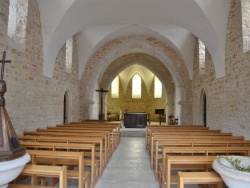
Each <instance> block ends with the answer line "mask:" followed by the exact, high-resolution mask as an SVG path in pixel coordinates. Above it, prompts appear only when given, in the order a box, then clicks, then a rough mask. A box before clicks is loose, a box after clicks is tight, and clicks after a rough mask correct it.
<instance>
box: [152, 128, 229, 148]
mask: <svg viewBox="0 0 250 188" xmlns="http://www.w3.org/2000/svg"><path fill="white" fill-rule="evenodd" d="M171 135H173V136H176V135H177V136H178V135H183V136H185V135H186V136H191V135H198V136H214V135H218V136H232V133H221V132H215V131H212V130H205V131H204V130H195V131H193V130H173V131H161V132H152V133H151V134H150V136H149V137H148V140H147V142H148V144H147V145H148V147H147V148H150V147H151V143H152V141H151V139H152V137H159V138H160V137H161V138H164V137H165V138H166V137H167V136H171Z"/></svg>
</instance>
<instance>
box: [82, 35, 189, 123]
mask: <svg viewBox="0 0 250 188" xmlns="http://www.w3.org/2000/svg"><path fill="white" fill-rule="evenodd" d="M134 48H139V49H141V50H143V51H145V53H146V54H148V55H151V56H153V57H155V58H156V59H158V60H159V61H160V62H161V64H162V65H163V66H164V68H167V69H168V70H169V73H170V75H171V76H172V78H173V82H174V83H175V96H174V99H175V102H174V103H175V108H174V110H175V112H174V114H175V115H176V116H179V117H181V116H182V112H181V108H182V107H183V106H184V107H185V105H187V103H184V102H183V101H186V100H187V92H190V88H191V87H190V79H189V75H188V71H187V69H186V67H185V65H184V62H183V60H182V59H181V58H180V56H179V55H178V54H177V53H176V52H175V51H174V50H173V49H171V48H170V47H169V46H168V45H167V44H165V43H162V42H161V41H158V40H157V39H155V38H152V37H145V36H129V37H121V38H118V39H115V40H113V41H110V42H108V43H107V44H106V45H104V46H103V47H101V48H100V49H98V50H97V52H96V53H95V54H94V55H93V56H92V57H91V58H90V60H89V61H88V63H87V65H86V68H85V71H84V73H83V76H82V79H81V81H82V84H83V85H84V88H88V91H86V92H85V93H84V92H83V95H84V96H83V99H84V101H86V102H87V101H92V100H93V98H92V96H93V93H94V88H95V85H96V84H97V83H100V81H101V78H102V75H103V74H104V72H105V70H106V69H107V67H108V66H109V65H110V64H111V63H112V62H113V61H115V60H116V59H117V58H119V57H120V56H122V54H123V53H124V52H126V51H128V50H130V49H134ZM160 79H161V78H160ZM102 87H103V86H102ZM104 89H107V88H105V87H104ZM83 105H84V104H83ZM184 119H186V118H185V117H182V118H181V119H180V122H181V120H184ZM184 122H185V121H184ZM185 123H188V122H185Z"/></svg>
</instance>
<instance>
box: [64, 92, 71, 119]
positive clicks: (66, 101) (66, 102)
mask: <svg viewBox="0 0 250 188" xmlns="http://www.w3.org/2000/svg"><path fill="white" fill-rule="evenodd" d="M69 111H70V97H69V91H68V90H66V91H65V93H64V97H63V123H69V122H70V118H69Z"/></svg>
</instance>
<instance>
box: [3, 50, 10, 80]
mask: <svg viewBox="0 0 250 188" xmlns="http://www.w3.org/2000/svg"><path fill="white" fill-rule="evenodd" d="M5 58H6V51H4V52H3V58H2V60H0V63H2V68H1V80H2V79H3V76H4V66H5V63H11V61H10V60H5Z"/></svg>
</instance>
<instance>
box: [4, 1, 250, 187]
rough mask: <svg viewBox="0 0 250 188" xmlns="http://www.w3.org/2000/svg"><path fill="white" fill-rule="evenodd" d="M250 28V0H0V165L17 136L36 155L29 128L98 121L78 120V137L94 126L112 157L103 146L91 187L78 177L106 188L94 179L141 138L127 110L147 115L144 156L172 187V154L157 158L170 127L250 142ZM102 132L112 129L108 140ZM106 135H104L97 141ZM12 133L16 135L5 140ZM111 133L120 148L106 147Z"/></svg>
mask: <svg viewBox="0 0 250 188" xmlns="http://www.w3.org/2000/svg"><path fill="white" fill-rule="evenodd" d="M249 28H250V1H249V0H213V1H207V0H164V1H163V0H161V1H160V0H154V1H153V0H143V1H142V0H136V1H120V0H118V1H113V0H95V1H94V0H92V1H88V0H70V1H69V0H52V1H49V0H1V2H0V66H1V67H2V68H1V80H3V79H4V80H5V82H6V85H7V89H6V88H5V82H4V83H3V82H0V117H1V121H0V122H1V123H0V164H1V151H5V152H4V153H6V147H5V146H6V145H8V144H7V143H5V141H6V142H11V144H12V148H11V147H10V150H11V151H12V150H15V149H17V148H15V147H18V145H19V141H20V144H21V145H24V147H25V148H26V150H30V148H32V147H35V146H31V145H28V144H29V143H27V142H28V141H31V140H32V139H33V138H32V139H31V136H32V135H30V138H29V139H31V140H28V139H26V138H23V137H24V136H25V135H24V133H26V132H27V133H28V132H40V131H41V132H42V131H44V130H45V129H49V128H51V127H52V128H53V127H54V128H55V127H56V126H57V125H63V124H64V125H69V124H70V123H72V122H75V124H77V123H78V124H80V123H79V122H82V123H83V122H89V124H88V125H87V123H83V125H84V126H86V127H84V128H83V125H82V124H81V126H82V127H81V128H82V129H84V130H87V131H86V132H87V133H85V132H81V131H79V132H81V133H82V134H86V135H87V134H90V136H91V137H93V138H91V139H93V140H94V136H93V135H91V134H94V132H95V134H96V135H95V136H96V137H95V139H96V140H95V142H96V143H97V142H98V143H99V146H98V148H99V147H101V146H102V147H104V146H105V147H107V148H105V149H104V148H103V149H100V151H106V149H107V151H109V152H108V153H107V154H103V155H104V156H105V157H104V158H103V159H102V157H101V156H102V153H101V152H100V153H98V154H97V156H98V160H100V163H99V168H100V169H99V171H98V172H95V171H94V170H93V168H94V167H93V166H94V163H93V164H91V165H90V168H91V170H90V177H89V179H90V180H89V182H88V183H86V184H84V183H83V182H80V181H79V184H82V185H81V186H82V187H95V186H96V187H100V188H105V186H104V184H105V185H106V183H107V182H104V184H102V185H100V183H99V182H100V181H99V182H98V178H95V177H97V176H98V175H96V174H99V175H100V174H102V173H103V172H104V173H105V168H106V167H107V168H108V164H109V163H108V159H109V158H110V159H111V158H112V157H113V156H112V155H115V152H116V151H115V149H116V148H118V145H119V144H120V142H122V141H125V142H126V143H127V144H128V145H129V144H131V140H133V139H135V140H136V141H135V142H138V143H141V144H142V143H143V141H142V140H141V139H140V138H134V137H133V136H128V137H121V135H122V134H121V132H120V131H121V130H124V129H126V128H128V127H129V126H130V125H129V126H128V125H127V126H128V127H126V124H130V123H131V122H130V121H129V123H128V121H127V120H126V118H128V115H129V114H140V117H142V115H143V118H145V119H144V120H143V121H144V123H145V125H143V129H141V130H143V131H144V132H143V134H145V137H146V142H147V143H146V148H147V150H148V152H147V151H146V150H145V148H143V149H144V150H145V153H147V154H148V153H149V156H148V158H147V159H145V160H148V161H150V160H152V161H153V162H152V161H151V163H150V165H151V168H152V169H151V168H150V165H149V164H148V165H149V170H150V169H151V170H152V174H153V175H152V176H154V175H155V176H156V178H153V180H152V181H153V182H154V181H155V185H151V184H150V183H149V182H148V186H149V185H150V186H149V187H152V188H153V187H168V188H170V187H169V184H168V180H167V178H168V177H167V175H166V176H164V173H166V172H164V170H163V171H161V173H159V171H160V169H158V162H160V161H161V162H162V163H163V164H162V165H163V166H164V162H163V161H164V160H163V159H159V161H158V159H154V152H155V151H152V150H154V147H155V145H154V144H155V142H154V141H153V140H152V143H151V139H152V138H151V136H152V135H153V133H155V134H168V133H166V132H165V129H167V127H169V128H168V132H171V131H172V130H171V131H170V129H171V128H173V127H175V132H178V133H179V131H180V130H182V133H187V132H188V135H189V136H190V135H192V134H194V133H197V132H199V131H200V130H199V128H202V130H204V131H205V132H206V131H211V134H212V132H213V133H215V132H216V131H220V134H229V133H230V134H231V137H237V138H243V139H244V141H245V142H246V143H248V142H247V141H248V140H249V139H250V97H249V94H250V64H249V59H250V29H249ZM1 80H0V81H1ZM5 90H6V91H5ZM3 94H4V97H3ZM2 108H3V111H1V109H2ZM5 108H6V110H7V112H5ZM159 111H160V113H159ZM144 115H145V116H144ZM137 117H139V116H137ZM8 118H9V119H10V120H11V123H10V121H8ZM6 119H7V120H6ZM98 122H99V123H100V124H99V123H98ZM105 125H106V127H105ZM154 125H155V127H154ZM171 125H174V126H172V127H171ZM5 126H6V127H8V126H9V128H10V131H8V129H7V128H6V127H5ZM91 126H92V127H91ZM95 126H96V127H95ZM140 126H141V125H139V126H138V127H139V128H141V127H140ZM162 126H166V127H165V128H164V127H162ZM69 127H70V126H69ZM69 127H68V128H69ZM79 127H80V125H79ZM93 127H94V128H93ZM138 127H137V128H138ZM178 127H179V128H178ZM190 127H191V128H190ZM194 127H196V128H197V130H194V129H192V128H194ZM52 128H51V129H52ZM61 128H62V127H61ZM92 128H93V130H92ZM97 128H99V129H101V130H102V131H103V132H102V133H99V132H98V131H99V130H98V131H97V130H96V129H97ZM129 128H131V127H129ZM188 128H190V129H189V130H187V131H186V129H188ZM65 129H67V128H65ZM69 129H70V128H69ZM71 129H73V128H72V127H71ZM134 130H135V132H136V131H137V129H134ZM190 130H192V131H190ZM198 130H199V131H198ZM13 131H14V132H13ZM72 131H73V130H72ZM82 131H83V130H82ZM104 131H106V132H108V131H111V132H110V134H108V135H106V136H107V138H106V136H104V134H106V132H105V133H104ZM196 131H197V132H196ZM44 132H46V131H44ZM90 132H91V133H90ZM97 132H98V133H97ZM160 132H162V133H160ZM173 132H174V131H173ZM180 132H181V131H180ZM191 132H192V133H191ZM182 133H179V134H180V135H182ZM217 133H218V132H217ZM63 134H64V131H62V130H61V135H63ZM70 134H71V133H68V134H67V133H65V135H64V137H68V136H69V135H70ZM72 134H73V133H72ZM79 134H80V133H79ZM99 134H100V135H99ZM101 134H103V135H102V136H103V138H102V139H103V140H102V139H101V141H100V140H99V141H97V140H98V139H97V137H98V138H99V139H100V137H101ZM128 134H129V133H128ZM151 134H152V135H151ZM197 134H198V133H197ZM209 134H210V132H209ZM11 135H14V137H19V140H15V139H14V141H13V140H12V139H9V140H8V139H7V138H8V137H10V138H13V137H11ZM15 135H16V136H15ZM180 135H179V136H180ZM202 135H203V133H200V132H199V134H198V135H196V136H202ZM204 135H205V133H204ZM204 135H203V136H204ZM33 136H34V135H33ZM40 136H41V135H40ZM43 136H44V137H45V135H43ZM46 136H48V135H46ZM50 136H51V135H50ZM109 136H110V137H112V139H111V140H112V144H111V145H109V144H108V143H106V144H107V145H106V144H105V143H103V144H102V142H104V140H105V142H106V141H107V140H108V139H109ZM157 136H159V135H157ZM185 136H186V135H185ZM185 136H183V137H185ZM206 136H207V135H206ZM224 136H225V135H224ZM75 137H78V136H75ZM152 137H153V136H152ZM162 137H163V135H162ZM170 137H171V136H170ZM204 137H205V136H204ZM86 138H87V136H86ZM44 139H45V138H44ZM79 139H80V138H79ZM125 139H128V140H125ZM129 139H130V140H129ZM143 139H144V138H143ZM161 139H162V138H161ZM197 139H201V138H197ZM211 139H212V140H213V138H211ZM148 140H150V141H148ZM226 140H227V139H226ZM32 141H34V140H32ZM13 142H14V144H13ZM40 142H42V141H41V140H40ZM51 142H56V141H51ZM72 142H73V141H72ZM78 142H79V143H80V142H87V141H86V140H85V141H82V140H81V141H78ZM88 142H90V141H89V140H88ZM93 142H94V141H93ZM156 142H157V144H158V141H156ZM199 142H200V141H199ZM211 142H212V141H211ZM22 143H23V144H22ZM68 143H69V140H67V144H68ZM96 143H95V144H96ZM202 143H203V142H202ZM246 143H245V144H246ZM25 144H27V146H25ZM151 144H153V146H151ZM159 144H161V143H160V142H159ZM199 144H200V145H201V143H199ZM210 144H211V143H210ZM217 144H218V143H217ZM234 144H235V143H234ZM142 145H143V144H142ZM204 145H206V144H204V143H203V146H204ZM14 146H15V147H14ZM220 146H221V145H220ZM244 146H245V147H247V146H249V145H244ZM20 147H21V146H20ZM40 147H41V146H40ZM58 147H61V146H58ZM86 147H87V146H86ZM89 147H90V146H89ZM109 147H110V148H112V149H110V150H111V151H110V150H108V148H109ZM143 147H144V145H143ZM151 147H152V148H151ZM163 147H164V146H163ZM249 147H250V146H249ZM22 148H23V147H22ZM131 148H136V147H135V146H134V145H133V146H131ZM64 149H65V148H64ZM78 149H79V148H78ZM7 150H8V148H7ZM44 150H46V149H44ZM61 150H63V149H62V148H61ZM162 150H163V149H162ZM119 151H120V152H122V153H123V152H124V151H127V152H131V153H134V152H135V151H130V150H126V148H124V151H121V150H119ZM237 151H238V150H237ZM239 151H241V150H240V148H239ZM249 151H250V148H249ZM249 151H248V153H249ZM150 152H152V153H150ZM166 152H167V150H166ZM14 153H15V151H14ZM69 153H70V152H69ZM79 153H80V152H79ZM113 153H114V154H113ZM17 155H18V154H17ZM29 155H30V156H31V157H33V155H35V154H32V151H29ZM37 155H38V154H37ZM44 155H45V154H44ZM46 155H47V154H46ZM48 155H49V154H48ZM55 155H56V154H55ZM79 155H80V154H79ZM124 155H125V154H124ZM131 155H132V154H131ZM152 155H153V156H152ZM92 157H93V156H92ZM150 157H153V158H150ZM115 158H116V157H115ZM117 158H120V159H121V158H122V156H120V155H118V157H117ZM142 158H143V157H142ZM5 159H6V158H4V160H5ZM9 159H10V158H7V160H9ZM134 160H136V159H134ZM154 160H155V161H156V164H155V161H154ZM139 162H142V161H139ZM142 163H144V161H143V162H142ZM112 164H113V163H112ZM102 165H103V166H102ZM97 166H98V165H97ZM88 167H89V166H88ZM124 168H125V167H124ZM162 168H164V167H162ZM55 170H56V169H55ZM60 170H62V169H60ZM63 170H65V169H63ZM112 170H114V169H112ZM112 170H111V171H112ZM0 171H1V170H0ZM107 171H109V170H107ZM70 173H71V172H70ZM95 173H96V174H95ZM134 173H135V172H131V174H134ZM33 175H34V174H33ZM180 176H181V175H180V174H179V177H180ZM103 177H105V175H103V176H102V177H101V178H103ZM101 178H100V177H99V180H100V179H101ZM214 178H215V177H214ZM0 179H1V173H0ZM66 179H67V178H66ZM83 179H84V178H83ZM211 179H213V178H211ZM85 180H86V179H84V181H85ZM147 180H149V179H147ZM223 180H224V179H223ZM224 181H225V180H224ZM86 182H87V180H86ZM101 182H102V181H101ZM131 182H133V181H131ZM145 182H146V183H147V181H146V180H145ZM169 182H170V180H169ZM176 182H177V181H176ZM98 183H99V184H98ZM117 183H119V182H116V185H114V186H113V187H116V186H117ZM216 183H218V186H221V185H219V184H220V183H221V182H216ZM61 184H63V187H64V188H66V187H67V186H66V185H65V182H64V183H63V181H62V182H61V181H60V185H61ZM66 184H67V183H66ZM198 184H199V183H198ZM176 185H178V186H179V184H178V183H176ZM12 186H13V188H15V185H14V184H11V185H10V187H12ZM133 186H134V187H145V184H144V186H142V184H139V185H136V184H133ZM0 187H1V180H0ZM68 187H72V188H73V187H74V186H73V185H68ZM106 187H109V188H110V187H112V186H110V185H106ZM121 187H122V184H121ZM124 187H128V186H127V185H126V186H124ZM146 187H147V186H146ZM17 188H18V187H17Z"/></svg>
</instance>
